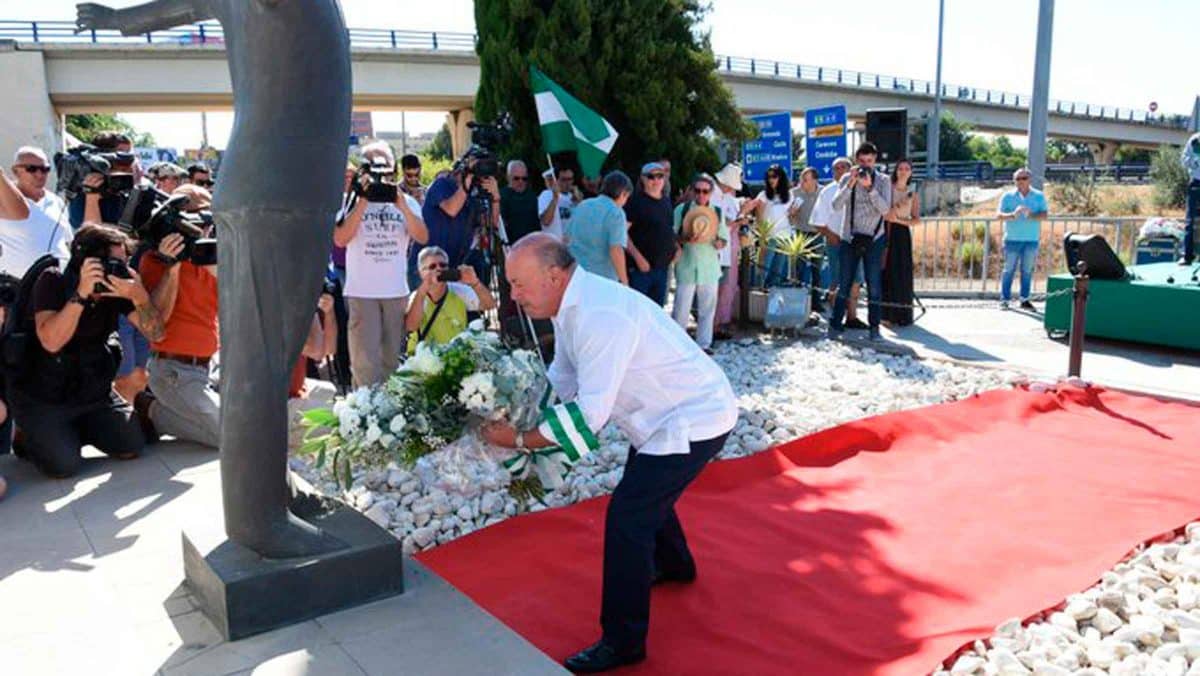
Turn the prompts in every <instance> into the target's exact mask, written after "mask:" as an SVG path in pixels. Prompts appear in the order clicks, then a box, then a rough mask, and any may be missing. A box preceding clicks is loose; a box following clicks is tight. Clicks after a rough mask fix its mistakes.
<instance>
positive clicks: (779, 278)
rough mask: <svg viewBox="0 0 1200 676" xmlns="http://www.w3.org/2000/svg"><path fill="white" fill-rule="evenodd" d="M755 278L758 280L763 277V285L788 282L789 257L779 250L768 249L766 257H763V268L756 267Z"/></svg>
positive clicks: (777, 284)
mask: <svg viewBox="0 0 1200 676" xmlns="http://www.w3.org/2000/svg"><path fill="white" fill-rule="evenodd" d="M754 272H755V274H754V280H755V282H757V281H758V280H760V279H763V277H764V275H765V277H766V279H765V280H764V281H763V286H779V285H781V284H786V283H787V281H788V257H787V256H785V255H784V254H781V253H779V252H778V251H770V250H768V251H767V256H766V258H764V259H763V266H762V268H761V269H758V268H756V269H755V271H754Z"/></svg>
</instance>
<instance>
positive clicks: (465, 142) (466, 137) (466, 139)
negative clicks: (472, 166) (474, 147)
mask: <svg viewBox="0 0 1200 676" xmlns="http://www.w3.org/2000/svg"><path fill="white" fill-rule="evenodd" d="M474 121H475V111H474V109H471V108H463V109H461V110H452V111H450V112H449V113H447V114H446V124H448V125H450V147H451V148H452V149H453V152H454V158H455V159H458V158H459V157H462V154H463V153H465V152H467V148H470V147H471V129H470V128H469V127H467V123H468V122H474Z"/></svg>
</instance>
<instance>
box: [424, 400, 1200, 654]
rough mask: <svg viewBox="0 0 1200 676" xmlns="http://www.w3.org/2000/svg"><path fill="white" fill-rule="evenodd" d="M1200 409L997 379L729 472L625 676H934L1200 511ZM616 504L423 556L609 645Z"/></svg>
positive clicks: (704, 497) (502, 530) (554, 648)
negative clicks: (603, 604) (1015, 386)
mask: <svg viewBox="0 0 1200 676" xmlns="http://www.w3.org/2000/svg"><path fill="white" fill-rule="evenodd" d="M1198 414H1200V408H1196V407H1191V406H1187V405H1184V404H1178V403H1165V402H1160V401H1156V400H1154V399H1150V398H1147V397H1139V396H1132V395H1128V394H1122V393H1117V392H1109V391H1102V390H1091V391H1086V392H1085V391H1080V390H1069V391H1066V392H1062V393H1058V394H1054V393H1049V394H1035V393H1031V392H1028V391H1024V390H1011V391H997V392H991V393H987V394H985V395H982V396H979V397H975V398H972V399H969V400H966V401H962V402H957V403H953V404H944V405H940V406H933V407H930V408H925V409H920V410H916V411H905V412H902V413H894V414H889V415H885V416H880V417H877V418H870V419H866V420H860V421H856V422H853V423H850V424H847V425H842V426H840V427H836V428H834V429H831V430H826V431H824V432H821V433H818V434H814V435H812V436H808V437H805V438H803V439H799V440H796V441H794V442H791V443H788V444H785V445H783V446H781V447H779V448H777V449H774V450H772V451H768V452H765V453H761V454H758V455H756V456H753V457H750V458H744V459H741V460H733V461H724V462H718V463H714V464H712V465H710V466H709V467H708V468H707V470H706V471H705V472H704V474H703V475H702V476H701V477H700V479H699V480H697V482H696V483H695V484H694V485H693V486H692V487H691V488H690V489H689V490H688V492H687V493H685V494H684V497H683V499H682V500H681V501H680V506H679V511H680V518H681V519H682V520H683V523H684V528H685V529H686V531H687V533H688V537H689V541H690V543H691V546H692V550H693V552H694V553H695V556H696V559H697V564H698V567H699V574H700V578H699V580H698V581H697V582H696V583H695V584H694V585H691V586H671V587H662V588H659V589H656V590H655V591H654V598H653V605H652V611H651V629H650V639H649V646H648V649H649V658H648V659H647V661H646V662H644V663H643V664H642V665H639V666H638V667H636V668H633V669H628V670H626V671H622V672H619V673H638V674H689V675H691V674H738V675H740V674H753V675H755V676H758V675H762V674H802V675H816V676H826V675H828V676H842V675H849V674H905V675H908V674H925V673H928V672H929V671H930V670H931V669H933V668H934V667H935V666H936V665H937V664H938V663H939V662H940V661H941V660H942V659H944V658H946V657H948V656H949V655H950V654H952V653H953V652H954V651H955V650H957V649H958V648H959V647H960V646H962V645H963V644H964V643H968V642H970V641H971V640H973V639H975V638H980V637H985V636H987V635H988V634H990V632H991V630H992V628H993V627H994V626H995V625H996V624H998V623H999V622H1001V621H1003V620H1004V619H1006V618H1009V617H1014V616H1019V617H1027V616H1030V615H1032V614H1034V613H1035V612H1038V611H1041V610H1042V609H1045V608H1047V607H1049V606H1052V605H1055V604H1057V603H1058V602H1059V601H1060V600H1062V599H1063V598H1064V597H1065V596H1067V595H1068V594H1071V593H1074V592H1077V591H1081V590H1083V589H1084V588H1086V587H1088V586H1090V585H1091V584H1092V583H1094V582H1095V581H1096V580H1097V579H1098V578H1099V576H1100V574H1101V573H1103V572H1104V571H1105V570H1107V569H1109V568H1110V567H1112V565H1113V564H1114V563H1116V562H1117V561H1118V560H1120V559H1121V558H1122V557H1124V556H1125V555H1126V554H1127V553H1128V552H1129V550H1130V549H1131V548H1132V547H1133V546H1134V545H1135V544H1137V543H1138V542H1141V541H1143V540H1145V539H1148V538H1151V537H1153V536H1155V535H1157V534H1159V533H1161V532H1163V531H1167V530H1169V529H1173V528H1175V527H1177V526H1179V525H1181V524H1183V523H1186V522H1187V521H1188V520H1191V519H1195V518H1196V517H1197V516H1198V515H1200V492H1198V491H1197V490H1196V485H1197V479H1198V478H1200V415H1198ZM606 504H607V499H606V498H600V499H595V500H590V501H588V502H585V503H581V504H578V505H574V506H572V507H567V508H562V509H555V510H548V511H545V512H540V513H537V514H531V515H528V516H522V517H519V518H516V519H510V520H508V521H505V522H503V523H500V524H497V525H495V526H492V527H491V528H486V529H484V530H482V531H479V532H477V533H473V534H471V535H469V536H467V537H464V538H460V539H459V540H456V541H455V542H452V543H450V544H448V545H445V546H442V547H439V548H437V549H435V550H432V551H430V552H428V553H425V554H423V555H421V556H420V559H421V560H422V561H423V562H425V563H426V564H428V565H429V566H431V567H432V568H433V569H434V570H435V571H437V572H438V573H440V574H441V575H442V576H444V577H445V578H446V579H448V580H449V581H450V582H451V583H453V584H454V585H455V586H456V587H458V588H459V589H461V590H462V591H463V592H465V593H466V594H467V595H469V596H470V597H471V598H473V599H474V600H475V601H476V602H478V603H479V604H480V605H482V606H483V607H484V608H486V609H487V610H488V611H490V612H491V613H493V614H494V615H496V616H497V617H499V618H500V619H501V620H503V621H504V622H505V623H507V624H508V625H509V626H510V627H512V628H513V629H515V630H516V631H517V632H519V633H521V634H522V635H523V636H525V637H526V638H528V639H529V640H530V641H531V642H533V643H534V644H535V645H537V646H538V647H539V648H540V649H542V650H543V651H545V652H546V653H547V654H549V655H550V656H552V657H554V658H555V659H561V658H563V657H565V656H566V655H568V654H570V653H571V652H572V651H574V650H576V649H579V648H581V647H584V646H586V645H588V644H590V643H591V641H592V640H594V639H595V638H597V636H598V632H599V626H598V616H599V602H600V565H601V539H602V533H603V529H602V524H603V519H604V509H605V506H606Z"/></svg>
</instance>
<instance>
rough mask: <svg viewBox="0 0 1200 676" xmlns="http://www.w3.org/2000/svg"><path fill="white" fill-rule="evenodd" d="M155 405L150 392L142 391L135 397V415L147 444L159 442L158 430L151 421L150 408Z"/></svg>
mask: <svg viewBox="0 0 1200 676" xmlns="http://www.w3.org/2000/svg"><path fill="white" fill-rule="evenodd" d="M153 403H154V394H152V393H151V392H150V390H142V391H141V392H138V393H137V394H135V395H134V396H133V415H134V417H135V418H137V421H138V424H139V425H140V426H141V428H142V435H143V436H144V437H146V443H148V444H153V443H154V442H156V441H158V439H159V434H158V430H156V429H155V428H154V422H153V421H152V420H150V406H151V404H153Z"/></svg>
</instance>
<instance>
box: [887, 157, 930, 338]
mask: <svg viewBox="0 0 1200 676" xmlns="http://www.w3.org/2000/svg"><path fill="white" fill-rule="evenodd" d="M884 219H885V220H886V221H887V237H888V240H887V241H888V248H887V253H886V254H885V255H884V269H883V302H885V303H901V304H904V305H907V306H908V307H891V306H888V305H884V306H883V308H882V309H883V321H885V322H887V323H889V324H892V325H894V326H907V325H909V324H912V322H913V311H912V303H913V297H914V296H913V255H912V231H911V230H910V228H912V226H914V225H917V224H918V223H920V222H921V207H920V197H919V196H918V195H917V193H916V190H915V189H914V187H913V185H912V163H911V162H909V161H908V160H900V161H899V162H897V163H896V166H895V168H893V169H892V208H891V210H890V211H888V213H887V214H886V215H885V216H884Z"/></svg>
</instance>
